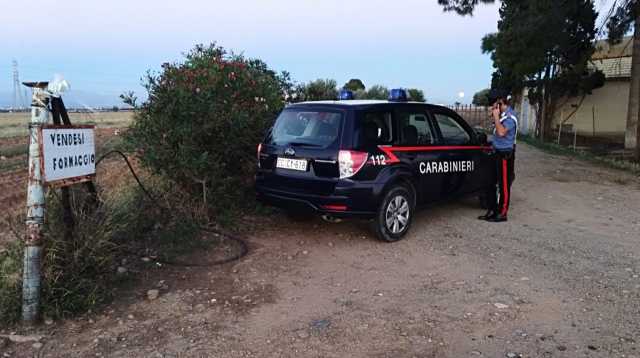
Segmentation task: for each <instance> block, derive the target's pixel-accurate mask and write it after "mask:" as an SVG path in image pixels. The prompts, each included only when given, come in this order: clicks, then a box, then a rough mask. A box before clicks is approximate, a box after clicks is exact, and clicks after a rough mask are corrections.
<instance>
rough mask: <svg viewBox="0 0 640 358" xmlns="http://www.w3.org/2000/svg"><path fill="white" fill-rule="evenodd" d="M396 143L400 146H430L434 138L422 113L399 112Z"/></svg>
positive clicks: (425, 116)
mask: <svg viewBox="0 0 640 358" xmlns="http://www.w3.org/2000/svg"><path fill="white" fill-rule="evenodd" d="M398 132H399V134H400V136H399V138H398V142H399V144H400V145H406V146H414V145H431V144H433V143H434V136H433V133H432V131H431V128H430V126H429V120H428V118H427V115H426V114H425V113H423V112H412V111H407V112H399V113H398Z"/></svg>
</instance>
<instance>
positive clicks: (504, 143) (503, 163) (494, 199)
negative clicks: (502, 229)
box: [487, 107, 518, 221]
mask: <svg viewBox="0 0 640 358" xmlns="http://www.w3.org/2000/svg"><path fill="white" fill-rule="evenodd" d="M500 123H501V124H502V125H503V126H504V127H505V128H506V129H507V133H506V135H505V136H504V137H500V136H498V135H497V134H496V131H495V130H494V132H493V133H494V135H493V149H494V150H495V152H496V156H495V163H496V175H497V176H496V188H495V189H494V190H490V191H489V192H488V193H487V199H488V204H489V210H490V211H492V212H493V213H494V215H493V218H494V219H495V218H496V217H497V218H504V219H506V217H507V214H508V212H509V202H510V201H511V184H512V183H513V179H514V178H515V173H514V162H515V145H516V137H517V135H518V118H517V117H516V114H515V112H514V111H513V109H512V108H511V107H508V108H507V110H506V111H505V112H504V113H503V114H502V117H500ZM490 221H493V220H491V219H490ZM498 221H502V220H498Z"/></svg>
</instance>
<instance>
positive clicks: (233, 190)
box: [127, 44, 292, 213]
mask: <svg viewBox="0 0 640 358" xmlns="http://www.w3.org/2000/svg"><path fill="white" fill-rule="evenodd" d="M143 84H144V86H145V88H146V89H147V92H148V99H147V100H146V102H144V103H143V104H142V105H141V106H140V107H139V108H137V109H136V114H135V117H134V122H133V124H132V128H131V129H130V131H129V132H128V135H127V139H128V142H129V144H131V145H132V146H133V147H134V149H135V150H136V151H137V152H138V154H139V156H140V159H141V161H142V163H143V164H144V165H145V166H146V167H148V168H149V169H150V170H151V171H153V172H154V173H157V174H161V175H164V176H166V177H168V178H169V179H171V180H172V181H173V182H175V183H176V184H177V185H179V186H181V187H182V189H184V190H186V191H187V192H190V193H192V194H193V195H194V196H197V197H198V198H204V200H205V201H206V202H207V203H208V205H209V207H210V208H211V209H214V212H215V211H216V209H221V208H224V209H229V208H237V207H238V205H237V204H238V203H241V202H243V199H244V198H245V195H246V194H247V193H248V192H250V190H251V183H252V180H253V172H254V169H255V166H256V146H257V144H258V143H259V142H260V141H261V140H262V136H263V135H264V131H265V129H266V128H267V127H268V125H270V123H271V122H272V121H273V120H274V119H275V117H276V116H277V114H278V112H279V111H280V110H281V109H282V108H283V106H284V104H285V102H284V98H285V96H286V93H287V91H288V90H290V89H291V87H292V86H291V84H290V82H289V76H288V74H287V73H282V74H277V73H275V72H274V71H272V70H270V69H269V68H268V67H267V65H266V64H265V63H264V62H262V61H260V60H257V59H247V58H245V57H243V56H242V55H236V54H233V53H228V52H227V51H225V50H224V49H223V48H221V47H218V46H216V45H215V44H211V45H209V46H203V45H198V46H196V47H195V48H194V49H193V50H191V51H190V52H189V53H187V54H185V60H184V61H183V62H181V63H165V64H163V65H162V70H161V72H160V73H159V74H152V73H148V74H147V76H146V78H145V80H144V83H143ZM218 211H219V210H218ZM218 213H219V212H218Z"/></svg>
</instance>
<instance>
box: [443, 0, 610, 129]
mask: <svg viewBox="0 0 640 358" xmlns="http://www.w3.org/2000/svg"><path fill="white" fill-rule="evenodd" d="M439 2H440V3H441V4H443V5H445V10H451V11H456V12H458V13H459V14H471V12H472V11H473V7H474V6H475V5H477V4H478V3H479V2H478V1H465V0H449V1H445V0H439ZM480 2H485V3H486V2H490V1H480ZM445 3H447V4H445ZM596 18H597V14H596V12H595V9H594V8H593V3H592V2H591V1H589V0H573V1H556V0H503V1H502V5H501V7H500V20H499V21H498V32H497V33H494V34H489V35H487V36H485V38H484V39H483V41H482V50H483V52H485V53H489V54H491V58H492V60H493V65H494V67H495V69H496V71H495V72H494V74H493V79H492V87H493V88H500V89H503V90H508V91H511V92H512V93H514V94H518V93H520V91H521V90H522V89H523V88H524V87H528V88H529V99H530V101H531V103H533V104H535V105H536V108H537V112H538V116H537V118H538V123H537V132H538V135H539V136H540V137H541V138H544V137H545V136H546V135H548V134H550V128H551V118H553V114H554V112H555V108H556V105H557V104H558V100H559V99H560V98H563V97H565V96H578V95H583V94H586V93H589V92H590V91H591V90H592V89H593V88H596V87H598V86H601V85H602V84H603V83H604V76H603V75H602V73H600V72H596V73H593V72H589V71H588V68H587V63H588V61H589V59H590V58H591V55H592V54H593V51H594V39H595V35H596V29H595V21H596Z"/></svg>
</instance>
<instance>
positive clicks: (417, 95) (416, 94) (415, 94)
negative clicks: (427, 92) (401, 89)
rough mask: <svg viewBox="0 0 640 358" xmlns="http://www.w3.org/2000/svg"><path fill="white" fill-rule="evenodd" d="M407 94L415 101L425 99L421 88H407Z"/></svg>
mask: <svg viewBox="0 0 640 358" xmlns="http://www.w3.org/2000/svg"><path fill="white" fill-rule="evenodd" d="M407 94H409V98H410V99H411V100H412V101H416V102H426V101H427V100H426V99H425V98H424V92H423V91H422V90H421V89H417V88H409V89H407Z"/></svg>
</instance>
